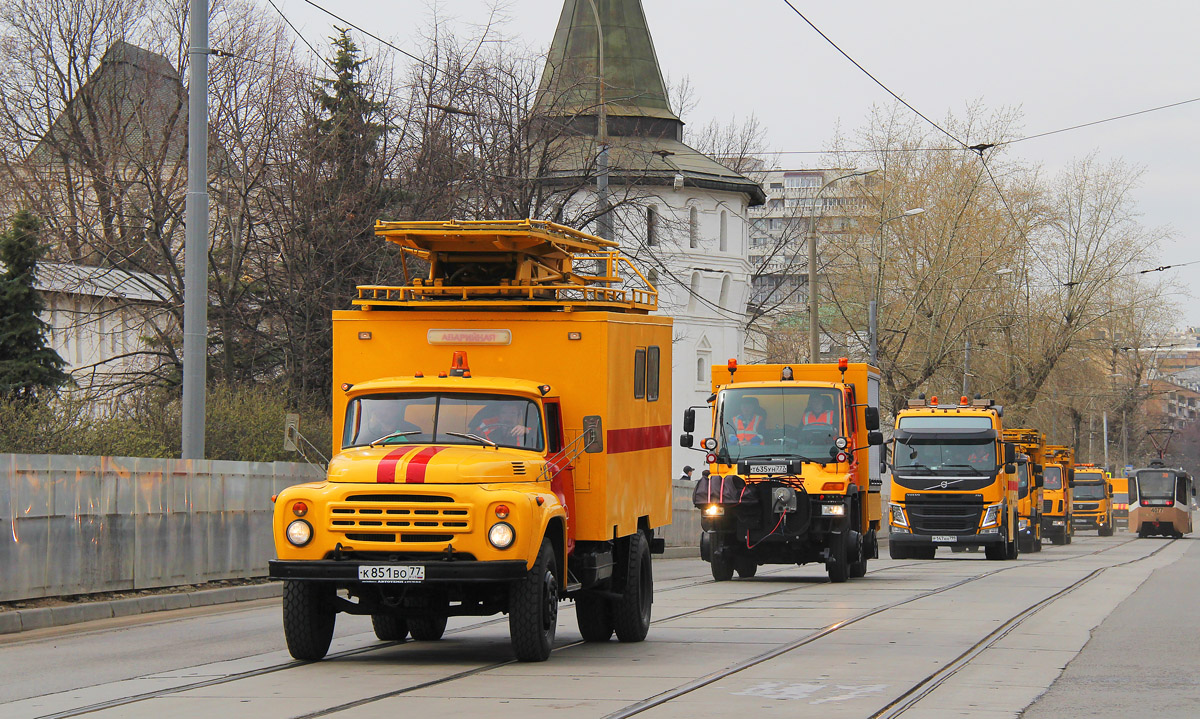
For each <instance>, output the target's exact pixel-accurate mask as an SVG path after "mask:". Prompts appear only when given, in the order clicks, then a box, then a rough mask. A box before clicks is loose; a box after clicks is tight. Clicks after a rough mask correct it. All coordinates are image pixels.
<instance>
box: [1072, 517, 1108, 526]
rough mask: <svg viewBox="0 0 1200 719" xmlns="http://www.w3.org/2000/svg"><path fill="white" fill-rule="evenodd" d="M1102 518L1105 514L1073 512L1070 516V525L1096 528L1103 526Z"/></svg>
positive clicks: (1103, 518)
mask: <svg viewBox="0 0 1200 719" xmlns="http://www.w3.org/2000/svg"><path fill="white" fill-rule="evenodd" d="M1104 520H1105V516H1104V515H1103V514H1074V515H1072V516H1071V525H1072V526H1075V527H1087V528H1091V529H1098V528H1100V527H1103V526H1104V524H1105V522H1104Z"/></svg>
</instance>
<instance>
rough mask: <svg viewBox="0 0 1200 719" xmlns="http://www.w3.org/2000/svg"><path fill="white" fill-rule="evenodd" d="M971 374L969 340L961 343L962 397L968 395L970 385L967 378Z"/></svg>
mask: <svg viewBox="0 0 1200 719" xmlns="http://www.w3.org/2000/svg"><path fill="white" fill-rule="evenodd" d="M970 376H971V340H969V339H968V340H967V341H966V344H965V345H963V391H962V393H963V397H970V396H971V394H970V385H969V383H968V382H967V378H968V377H970Z"/></svg>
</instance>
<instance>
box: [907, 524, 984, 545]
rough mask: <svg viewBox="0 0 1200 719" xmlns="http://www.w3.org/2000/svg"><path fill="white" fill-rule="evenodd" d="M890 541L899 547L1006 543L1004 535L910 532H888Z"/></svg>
mask: <svg viewBox="0 0 1200 719" xmlns="http://www.w3.org/2000/svg"><path fill="white" fill-rule="evenodd" d="M888 541H889V542H891V543H892V544H894V545H896V546H898V547H986V546H989V545H993V544H1004V535H1003V534H1000V533H998V532H997V533H995V534H949V535H946V534H934V535H930V534H910V533H908V532H897V531H895V528H893V529H892V531H891V532H890V533H889V534H888Z"/></svg>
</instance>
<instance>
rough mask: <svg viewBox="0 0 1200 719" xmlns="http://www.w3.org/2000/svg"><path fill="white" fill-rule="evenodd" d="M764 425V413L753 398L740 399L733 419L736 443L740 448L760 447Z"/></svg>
mask: <svg viewBox="0 0 1200 719" xmlns="http://www.w3.org/2000/svg"><path fill="white" fill-rule="evenodd" d="M765 424H766V412H764V411H763V409H762V407H760V406H759V404H758V400H757V399H755V398H753V397H742V398H741V400H740V401H739V402H738V413H737V414H736V415H735V416H734V418H733V430H734V432H735V433H736V436H737V443H738V444H739V445H741V446H746V445H761V444H765V442H764V441H763V426H764V425H765Z"/></svg>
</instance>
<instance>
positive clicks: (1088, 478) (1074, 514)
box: [1071, 464, 1115, 537]
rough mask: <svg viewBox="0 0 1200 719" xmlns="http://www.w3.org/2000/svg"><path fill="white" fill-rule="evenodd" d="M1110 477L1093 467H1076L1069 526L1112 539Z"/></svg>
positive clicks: (1092, 465)
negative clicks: (1091, 530)
mask: <svg viewBox="0 0 1200 719" xmlns="http://www.w3.org/2000/svg"><path fill="white" fill-rule="evenodd" d="M1111 480H1112V475H1110V474H1109V473H1108V472H1107V471H1105V470H1104V468H1103V467H1097V466H1096V465H1094V464H1077V465H1075V487H1074V488H1073V489H1072V499H1071V526H1072V527H1073V528H1074V529H1094V530H1096V533H1097V534H1099V535H1100V536H1101V537H1111V536H1113V527H1114V526H1115V525H1114V522H1113V501H1112V500H1113V490H1112V485H1111V484H1110V483H1109V482H1110V481H1111Z"/></svg>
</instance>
